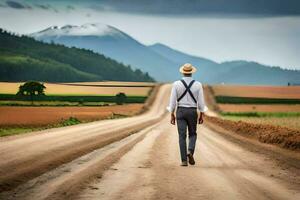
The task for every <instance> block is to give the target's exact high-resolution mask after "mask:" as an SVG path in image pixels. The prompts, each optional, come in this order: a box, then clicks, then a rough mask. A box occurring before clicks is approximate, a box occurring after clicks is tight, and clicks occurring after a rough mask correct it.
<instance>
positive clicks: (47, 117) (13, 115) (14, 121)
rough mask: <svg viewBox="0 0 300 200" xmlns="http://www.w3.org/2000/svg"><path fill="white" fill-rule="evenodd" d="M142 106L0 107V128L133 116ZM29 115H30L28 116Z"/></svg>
mask: <svg viewBox="0 0 300 200" xmlns="http://www.w3.org/2000/svg"><path fill="white" fill-rule="evenodd" d="M143 106H144V105H143V104H126V105H113V106H102V107H78V106H74V107H72V106H67V107H53V106H52V107H25V106H20V107H17V106H16V107H13V106H1V107H0V127H15V126H21V127H36V126H41V125H49V124H55V123H59V122H61V121H63V120H66V119H68V118H70V117H76V118H77V119H79V120H83V121H84V120H86V121H92V120H100V119H107V118H109V117H113V115H125V116H133V115H135V114H137V113H139V112H140V111H141V110H142V108H143ZM29 113H30V114H29Z"/></svg>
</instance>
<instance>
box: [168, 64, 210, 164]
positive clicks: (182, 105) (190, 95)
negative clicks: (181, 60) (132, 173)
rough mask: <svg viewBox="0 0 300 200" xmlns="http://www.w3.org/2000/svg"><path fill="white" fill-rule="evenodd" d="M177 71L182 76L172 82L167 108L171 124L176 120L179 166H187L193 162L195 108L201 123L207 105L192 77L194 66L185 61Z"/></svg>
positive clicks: (195, 125)
mask: <svg viewBox="0 0 300 200" xmlns="http://www.w3.org/2000/svg"><path fill="white" fill-rule="evenodd" d="M179 71H180V72H181V73H182V74H183V77H182V79H181V80H179V81H175V82H174V83H173V87H172V91H171V97H170V104H169V106H168V107H167V110H168V111H169V112H170V113H171V124H173V125H175V120H176V121H177V129H178V134H179V147H180V155H181V166H188V162H189V164H191V165H194V164H195V160H194V157H193V155H194V150H195V145H196V140H197V132H196V131H197V118H198V114H197V108H198V109H199V111H200V116H199V120H198V123H199V124H202V123H203V113H204V112H205V111H206V110H207V107H206V105H205V102H204V96H203V88H202V84H201V83H200V82H198V81H195V80H194V79H193V78H192V74H193V73H195V72H196V68H195V67H194V66H192V65H191V64H189V63H186V64H184V65H183V66H181V67H180V69H179ZM176 103H177V110H176V117H175V114H174V112H175V108H176ZM187 128H188V133H189V144H188V151H187V147H186V146H187V145H186V132H187ZM187 161H188V162H187Z"/></svg>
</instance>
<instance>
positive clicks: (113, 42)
mask: <svg viewBox="0 0 300 200" xmlns="http://www.w3.org/2000/svg"><path fill="white" fill-rule="evenodd" d="M31 36H32V37H34V38H36V39H38V40H41V41H44V42H48V43H58V44H64V45H66V46H69V47H78V48H84V49H89V50H92V51H94V52H98V53H101V54H104V55H105V56H108V57H110V58H113V59H115V60H117V61H119V62H122V63H125V64H128V65H131V66H132V68H134V69H140V70H142V71H144V72H148V73H149V74H150V75H151V76H152V77H154V78H155V79H156V80H158V81H161V82H167V81H173V80H176V79H178V78H180V73H179V72H178V68H179V66H181V65H182V64H183V63H187V62H188V63H192V64H193V65H195V66H196V67H197V69H198V71H197V73H196V74H195V76H196V78H197V79H198V80H200V81H201V82H203V83H208V84H220V83H226V84H251V85H287V84H288V82H292V83H293V82H299V80H300V71H299V70H287V69H282V68H280V67H271V66H266V65H262V64H259V63H256V62H248V61H242V60H241V61H230V62H224V63H217V62H214V61H212V60H209V59H206V58H202V57H198V56H192V55H189V54H186V53H184V52H180V51H178V50H175V49H173V48H171V47H168V46H166V45H163V44H159V43H157V44H154V45H150V46H146V45H143V44H141V43H140V42H138V41H136V40H135V39H134V38H132V37H130V36H129V35H127V34H126V33H124V32H122V31H120V30H118V29H116V28H114V27H112V26H108V25H104V24H85V25H82V26H71V25H66V26H63V27H57V26H54V27H50V28H48V29H45V30H43V31H40V32H37V33H33V34H31Z"/></svg>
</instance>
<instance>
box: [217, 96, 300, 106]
mask: <svg viewBox="0 0 300 200" xmlns="http://www.w3.org/2000/svg"><path fill="white" fill-rule="evenodd" d="M215 99H216V102H217V103H219V104H300V99H280V98H261V97H237V96H215Z"/></svg>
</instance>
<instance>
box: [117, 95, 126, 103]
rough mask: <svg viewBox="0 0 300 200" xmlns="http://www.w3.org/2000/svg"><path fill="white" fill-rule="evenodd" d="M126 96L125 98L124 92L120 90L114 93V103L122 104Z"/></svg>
mask: <svg viewBox="0 0 300 200" xmlns="http://www.w3.org/2000/svg"><path fill="white" fill-rule="evenodd" d="M126 98H127V96H126V94H125V93H123V92H120V93H118V94H117V95H116V103H117V104H118V105H122V104H124V103H125V102H126Z"/></svg>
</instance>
